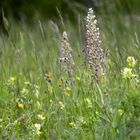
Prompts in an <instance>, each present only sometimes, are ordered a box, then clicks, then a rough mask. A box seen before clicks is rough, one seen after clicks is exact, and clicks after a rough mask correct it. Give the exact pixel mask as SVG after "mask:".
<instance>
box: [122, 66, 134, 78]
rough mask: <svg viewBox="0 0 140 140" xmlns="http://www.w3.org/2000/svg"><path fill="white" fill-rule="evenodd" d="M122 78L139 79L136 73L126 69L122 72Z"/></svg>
mask: <svg viewBox="0 0 140 140" xmlns="http://www.w3.org/2000/svg"><path fill="white" fill-rule="evenodd" d="M122 76H123V78H133V77H137V75H136V74H135V73H133V72H132V69H131V68H127V67H125V68H124V69H123V71H122Z"/></svg>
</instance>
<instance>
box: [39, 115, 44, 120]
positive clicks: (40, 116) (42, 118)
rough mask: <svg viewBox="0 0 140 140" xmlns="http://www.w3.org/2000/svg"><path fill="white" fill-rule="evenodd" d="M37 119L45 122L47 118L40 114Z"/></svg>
mask: <svg viewBox="0 0 140 140" xmlns="http://www.w3.org/2000/svg"><path fill="white" fill-rule="evenodd" d="M37 117H38V118H39V119H40V120H44V119H45V117H44V116H43V115H40V114H38V115H37Z"/></svg>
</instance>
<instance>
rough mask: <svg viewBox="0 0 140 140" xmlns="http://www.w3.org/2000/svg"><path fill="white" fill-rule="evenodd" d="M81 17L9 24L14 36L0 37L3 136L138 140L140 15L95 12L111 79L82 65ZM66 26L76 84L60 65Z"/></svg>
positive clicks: (5, 139)
mask: <svg viewBox="0 0 140 140" xmlns="http://www.w3.org/2000/svg"><path fill="white" fill-rule="evenodd" d="M77 17H78V18H77V22H76V23H75V24H72V23H71V22H69V20H64V21H62V19H61V20H59V21H57V24H58V26H57V25H56V23H53V22H52V21H51V20H47V21H44V20H43V21H42V20H41V21H39V20H37V19H35V22H34V24H33V25H32V26H27V25H26V24H25V23H20V24H17V23H13V22H12V23H10V21H9V28H8V34H9V35H8V36H6V35H4V34H1V36H0V139H1V140H47V139H50V140H79V139H82V140H139V139H140V81H139V80H140V42H139V41H140V40H139V36H140V30H139V29H140V24H139V22H140V18H138V17H136V16H133V15H132V16H131V17H130V16H129V15H121V14H117V13H116V15H115V16H112V15H111V14H110V15H104V14H101V15H98V16H97V17H98V18H97V19H98V24H99V25H98V26H99V27H100V31H101V38H102V48H103V50H104V53H105V54H106V71H107V76H106V79H105V80H104V79H103V80H101V81H96V80H95V79H94V78H93V77H92V75H91V74H90V72H89V71H88V69H87V68H86V65H85V53H84V52H83V47H84V45H85V18H84V16H80V15H79V16H78V15H77ZM63 31H66V32H67V34H68V38H69V43H70V45H71V47H72V49H73V57H74V61H75V74H74V80H75V83H74V84H73V85H71V84H69V79H68V77H66V76H65V74H64V73H62V72H61V69H60V65H59V49H60V47H61V35H62V33H63ZM130 56H131V58H133V57H134V58H133V60H134V64H132V65H131V64H130V63H129V62H128V58H130ZM61 79H64V80H63V81H62V80H61Z"/></svg>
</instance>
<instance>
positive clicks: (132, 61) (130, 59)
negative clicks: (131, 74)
mask: <svg viewBox="0 0 140 140" xmlns="http://www.w3.org/2000/svg"><path fill="white" fill-rule="evenodd" d="M126 61H127V65H128V67H130V68H133V67H135V65H136V63H137V61H136V60H135V58H134V57H132V56H129V57H128V58H127V60H126Z"/></svg>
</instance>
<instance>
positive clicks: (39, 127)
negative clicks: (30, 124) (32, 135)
mask: <svg viewBox="0 0 140 140" xmlns="http://www.w3.org/2000/svg"><path fill="white" fill-rule="evenodd" d="M35 129H36V134H37V135H40V134H41V133H42V132H41V131H40V129H41V125H40V124H37V123H36V124H35Z"/></svg>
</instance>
